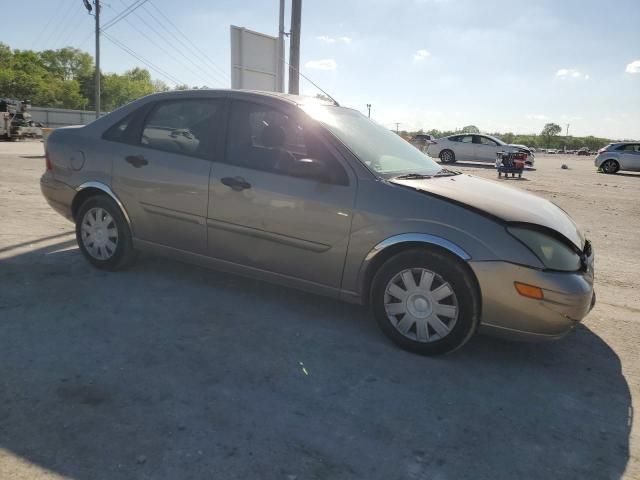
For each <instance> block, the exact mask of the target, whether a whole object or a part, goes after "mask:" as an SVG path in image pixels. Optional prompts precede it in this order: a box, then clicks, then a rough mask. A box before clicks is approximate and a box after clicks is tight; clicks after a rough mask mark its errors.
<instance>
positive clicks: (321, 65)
mask: <svg viewBox="0 0 640 480" xmlns="http://www.w3.org/2000/svg"><path fill="white" fill-rule="evenodd" d="M304 66H305V67H307V68H311V69H314V70H335V69H336V68H338V64H337V63H336V61H335V60H334V59H333V58H322V59H320V60H309V61H308V62H307V63H305V64H304Z"/></svg>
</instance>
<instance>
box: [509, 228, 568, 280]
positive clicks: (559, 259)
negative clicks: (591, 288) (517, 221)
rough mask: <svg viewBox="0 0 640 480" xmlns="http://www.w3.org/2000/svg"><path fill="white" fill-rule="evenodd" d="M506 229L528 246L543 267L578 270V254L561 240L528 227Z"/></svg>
mask: <svg viewBox="0 0 640 480" xmlns="http://www.w3.org/2000/svg"><path fill="white" fill-rule="evenodd" d="M507 230H508V231H509V233H510V234H511V235H513V236H514V237H516V238H517V239H518V240H520V241H521V242H522V243H524V244H525V245H526V246H527V247H529V249H530V250H531V251H532V252H533V253H534V254H535V255H536V256H537V257H538V258H539V259H540V261H541V262H542V263H543V264H544V266H545V267H547V268H550V269H551V270H562V271H567V272H575V271H576V270H580V267H581V261H580V256H579V255H578V254H577V253H576V252H575V251H573V250H572V249H571V248H570V247H569V246H568V245H565V244H564V243H563V242H561V241H559V240H556V239H555V238H553V237H551V236H550V235H546V234H544V233H541V232H539V231H537V230H532V229H529V228H523V227H507Z"/></svg>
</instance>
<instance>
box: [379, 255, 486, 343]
mask: <svg viewBox="0 0 640 480" xmlns="http://www.w3.org/2000/svg"><path fill="white" fill-rule="evenodd" d="M477 304H478V302H477V301H476V293H475V287H474V284H473V282H472V281H471V279H470V278H469V274H468V273H467V272H466V271H465V269H464V268H463V267H462V266H461V265H460V264H459V263H458V262H457V261H455V260H453V259H451V258H450V257H448V256H447V255H445V254H442V253H439V252H435V251H429V250H409V251H406V252H403V253H400V254H398V255H395V256H394V257H392V258H390V259H389V260H387V261H386V262H385V263H384V264H383V265H382V267H380V269H379V270H378V272H377V273H376V275H375V277H374V279H373V284H372V289H371V306H372V309H373V313H374V316H375V318H376V321H377V322H378V325H379V326H380V328H381V329H382V331H383V332H384V333H385V334H386V335H387V336H388V337H389V338H390V339H391V340H393V341H394V342H395V343H396V344H397V345H399V346H400V347H402V348H404V349H406V350H409V351H411V352H415V353H419V354H422V355H437V354H443V353H448V352H452V351H454V350H456V349H458V348H460V347H461V346H462V345H464V344H465V343H466V342H467V341H468V340H469V339H470V338H471V336H472V335H473V333H474V332H475V330H476V327H477V324H478V317H479V312H478V308H477Z"/></svg>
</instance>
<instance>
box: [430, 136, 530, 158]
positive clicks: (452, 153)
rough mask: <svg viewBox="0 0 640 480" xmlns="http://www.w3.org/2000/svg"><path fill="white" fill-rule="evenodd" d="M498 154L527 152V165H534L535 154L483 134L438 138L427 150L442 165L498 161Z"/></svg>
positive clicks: (519, 146)
mask: <svg viewBox="0 0 640 480" xmlns="http://www.w3.org/2000/svg"><path fill="white" fill-rule="evenodd" d="M498 152H525V153H526V154H527V160H526V164H527V165H533V163H534V161H535V158H534V155H533V152H531V150H530V149H529V148H527V147H524V146H522V145H510V144H507V143H504V142H503V141H502V140H500V139H499V138H496V137H492V136H491V135H485V134H483V133H458V134H455V135H449V136H448V137H444V138H438V139H437V140H435V141H433V142H432V143H431V144H430V145H429V146H428V148H427V154H428V155H429V156H431V157H434V158H435V157H438V158H440V161H441V162H442V163H453V162H456V161H458V160H464V161H471V162H490V163H494V162H495V161H496V155H497V153H498Z"/></svg>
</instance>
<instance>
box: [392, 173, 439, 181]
mask: <svg viewBox="0 0 640 480" xmlns="http://www.w3.org/2000/svg"><path fill="white" fill-rule="evenodd" d="M431 177H433V175H425V174H423V173H405V174H404V175H398V176H397V177H393V178H394V179H396V178H398V179H401V180H414V179H417V178H431Z"/></svg>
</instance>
